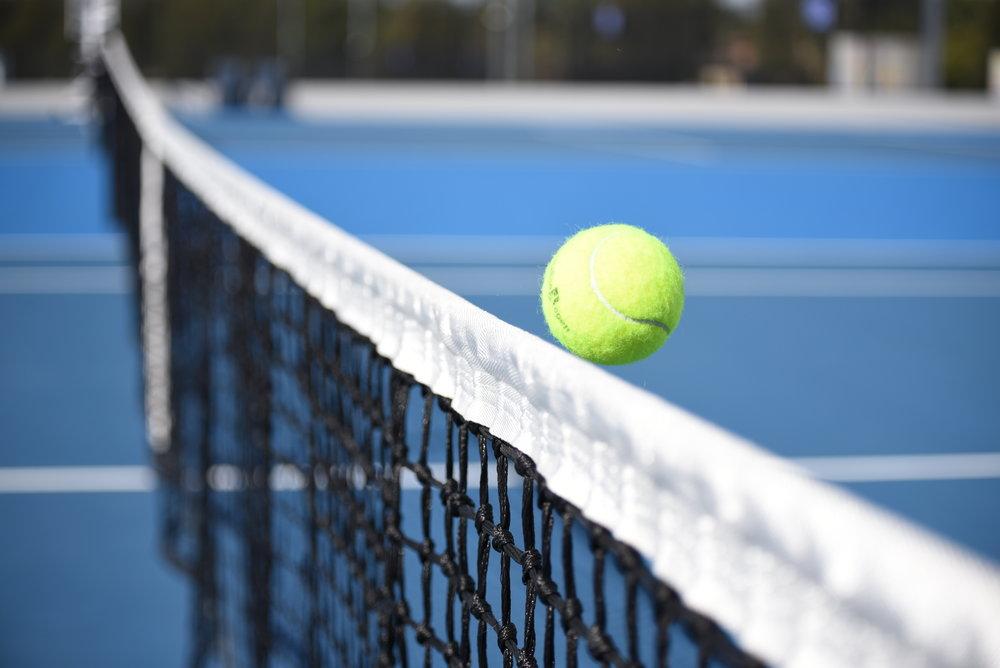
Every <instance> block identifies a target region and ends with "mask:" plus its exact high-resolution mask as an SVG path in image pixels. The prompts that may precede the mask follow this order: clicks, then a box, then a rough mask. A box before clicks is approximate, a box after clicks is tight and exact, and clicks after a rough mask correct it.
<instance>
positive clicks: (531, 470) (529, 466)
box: [514, 452, 538, 479]
mask: <svg viewBox="0 0 1000 668" xmlns="http://www.w3.org/2000/svg"><path fill="white" fill-rule="evenodd" d="M514 470H515V471H517V474H518V475H519V476H521V477H522V478H530V479H534V478H536V477H537V476H538V473H537V471H536V469H535V462H533V461H531V458H530V457H528V455H526V454H524V453H523V452H517V454H516V455H514Z"/></svg>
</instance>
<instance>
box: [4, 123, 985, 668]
mask: <svg viewBox="0 0 1000 668" xmlns="http://www.w3.org/2000/svg"><path fill="white" fill-rule="evenodd" d="M184 121H185V123H186V124H187V125H188V126H189V127H191V128H192V129H193V130H194V131H195V132H196V133H197V134H199V135H201V136H203V137H205V138H206V139H208V140H209V141H210V142H211V143H212V144H213V145H215V146H216V147H218V148H219V149H221V150H222V151H223V152H224V153H225V154H227V155H228V156H230V157H231V158H233V159H234V160H235V161H236V162H237V163H238V164H240V165H242V166H244V167H246V168H247V169H249V170H250V171H251V172H253V173H254V174H256V175H258V176H260V177H261V178H262V179H264V180H265V181H267V182H269V183H271V184H273V185H275V186H276V187H278V188H279V189H280V190H282V191H284V192H285V193H287V194H288V195H289V196H291V197H292V198H293V199H296V200H298V201H300V202H302V203H303V204H305V205H306V206H307V207H309V208H311V209H313V210H315V211H317V212H318V213H320V214H321V215H323V216H324V217H327V218H329V219H330V220H331V221H333V222H334V223H336V224H338V225H340V226H342V227H343V228H344V229H346V230H347V231H349V232H352V233H354V234H358V235H361V236H362V237H364V238H367V239H368V240H369V241H371V243H372V244H374V245H375V246H377V247H381V248H383V249H385V250H386V252H388V253H389V254H391V255H395V256H397V257H399V258H400V259H401V260H403V261H404V262H406V263H407V264H410V265H412V266H414V267H416V268H418V269H419V270H420V271H421V272H423V273H425V274H427V275H428V276H430V277H431V278H434V279H435V280H438V281H439V282H441V283H442V284H444V285H445V287H448V288H450V289H453V290H455V291H457V292H459V293H460V294H463V295H464V296H466V297H467V298H468V299H469V300H471V301H472V302H473V303H475V304H477V305H479V306H481V307H482V308H484V309H485V310H487V311H489V312H491V313H493V314H495V315H497V316H499V317H500V318H501V319H503V320H505V321H507V322H509V323H511V324H514V325H516V326H518V327H522V328H524V329H526V330H528V331H530V332H533V333H536V334H538V335H539V336H543V337H545V336H547V334H546V331H545V325H544V322H543V320H542V317H541V314H540V309H539V306H538V304H537V296H536V290H537V285H538V282H539V280H540V275H541V265H543V264H544V262H545V261H546V259H547V254H548V253H550V252H551V251H552V250H554V248H555V247H556V246H557V245H558V243H559V240H560V239H561V238H563V237H565V236H568V235H569V234H571V233H572V232H574V231H575V230H577V229H579V228H581V227H585V226H588V225H592V224H598V223H604V222H609V221H620V222H628V223H632V224H636V225H641V226H644V227H646V228H647V229H649V230H650V231H651V232H653V233H655V234H657V235H659V236H662V237H663V238H665V239H666V240H667V241H668V243H670V244H671V246H672V248H673V249H674V251H675V252H676V254H677V255H678V257H679V259H680V261H681V263H682V264H683V265H685V266H686V268H687V270H688V277H689V299H688V302H687V305H686V310H685V313H684V318H683V320H682V322H681V325H680V327H679V329H678V331H677V333H676V334H675V335H674V336H673V337H672V338H671V340H670V341H669V342H668V344H667V345H666V346H665V347H664V349H663V350H662V351H661V352H660V353H658V354H656V355H654V356H653V357H652V358H650V359H648V360H646V361H644V362H641V363H638V364H635V365H631V366H628V367H624V368H615V369H612V371H613V372H614V373H617V374H619V375H621V376H622V377H624V378H625V379H627V380H628V381H630V382H632V383H634V384H636V385H639V386H641V387H644V388H646V389H648V390H649V391H651V392H653V393H655V394H658V395H661V396H663V397H665V398H667V399H668V400H669V401H671V402H673V403H676V404H678V405H680V406H681V407H683V408H686V409H688V410H690V411H692V412H694V413H695V414H697V415H700V416H703V417H705V418H707V419H709V420H711V421H713V422H716V423H718V424H720V425H722V426H723V427H725V428H727V429H729V430H731V431H733V432H735V433H737V434H739V435H742V436H745V437H747V438H749V439H751V440H753V441H755V442H756V443H758V444H760V445H762V446H764V447H765V448H767V449H769V450H771V451H773V452H775V453H778V454H780V455H782V456H786V457H791V458H796V460H798V461H799V462H800V463H801V465H802V466H804V467H805V468H807V469H810V470H813V471H814V472H816V473H817V475H819V476H821V477H825V478H828V479H830V480H833V481H834V482H836V483H837V484H842V485H844V486H846V487H847V488H849V489H851V490H852V491H854V492H856V493H858V494H860V495H862V496H864V497H866V498H868V499H870V500H872V501H874V502H875V503H877V504H879V505H881V506H883V507H886V508H888V509H890V510H893V511H895V512H897V513H899V514H901V515H903V516H904V517H907V518H909V519H911V520H913V521H914V522H916V523H918V524H920V525H923V526H925V527H928V528H930V529H932V530H933V531H936V532H939V533H941V534H943V535H944V536H947V537H948V538H950V539H951V540H953V541H956V542H958V543H960V544H962V545H964V546H966V547H968V548H970V549H972V550H974V551H975V552H977V553H979V554H980V555H983V556H985V557H987V558H989V559H991V560H993V561H1000V532H997V531H996V514H997V510H998V509H1000V446H998V444H1000V411H998V410H997V408H996V403H997V402H996V394H997V390H998V386H997V380H996V379H997V378H998V377H1000V348H998V347H997V345H996V342H997V341H998V340H1000V133H997V132H995V131H988V130H981V129H979V130H961V131H958V130H956V131H950V132H946V131H940V130H936V131H929V130H928V131H916V130H906V131H885V130H882V131H877V132H876V131H861V130H826V131H819V130H808V131H807V130H775V129H757V130H748V129H745V128H744V129H727V128H722V127H717V126H714V127H696V126H674V125H670V126H666V125H644V126H635V125H624V124H623V125H620V126H614V125H600V126H587V125H580V126H573V127H561V126H560V127H557V126H554V125H545V124H541V125H538V124H536V125H528V124H522V125H516V126H513V125H511V126H504V125H497V124H480V125H477V124H465V125H462V126H452V125H448V124H444V123H440V124H436V123H412V124H407V125H400V124H378V123H372V122H367V123H361V122H356V123H347V122H342V121H341V122H333V121H329V122H322V121H317V120H312V121H303V120H296V119H294V118H291V117H288V116H282V115H252V114H246V115H241V114H216V115H212V116H209V117H204V116H197V115H188V116H186V117H185V118H184ZM103 163H104V158H103V157H102V156H101V154H100V152H99V150H98V148H97V146H96V140H95V138H94V137H93V130H92V129H88V128H87V127H85V126H81V125H74V124H70V123H66V122H62V121H59V120H53V119H39V118H5V119H4V120H2V121H0V201H3V202H5V215H3V217H2V219H0V233H2V235H3V236H0V322H2V323H3V326H2V327H0V370H2V373H0V443H3V444H4V447H3V448H2V449H0V476H2V477H0V482H2V484H3V488H2V490H0V491H3V492H4V493H3V494H0V524H2V526H3V527H4V531H5V534H6V535H7V537H8V542H7V547H6V548H5V549H4V550H3V551H2V554H0V585H2V589H3V590H4V591H5V592H6V594H5V596H4V597H3V600H2V602H0V628H2V629H3V631H2V632H0V663H4V664H10V665H26V664H30V665H39V666H43V665H65V664H66V663H69V662H72V663H74V664H75V665H103V666H110V665H136V664H143V665H164V666H176V665H179V664H181V663H182V662H183V661H184V659H185V657H186V653H187V651H188V649H189V634H188V630H189V629H188V628H187V623H188V622H187V620H188V614H189V607H190V602H189V600H188V592H187V586H186V583H185V582H184V580H183V579H182V577H181V576H180V575H178V574H176V573H174V572H172V571H171V570H170V569H169V567H168V566H167V565H166V564H165V563H164V562H163V561H162V560H160V558H159V557H158V555H157V532H158V525H157V522H158V503H157V497H156V495H155V494H154V493H153V492H152V482H151V480H150V479H149V478H148V477H147V474H146V473H144V470H145V469H144V467H145V466H146V465H147V464H148V463H149V458H148V455H147V453H146V451H145V449H144V448H145V446H144V436H143V422H142V401H141V392H140V387H141V377H140V367H139V364H140V357H139V353H138V348H137V339H136V331H135V330H136V326H135V322H134V318H135V314H134V309H135V306H134V304H133V295H132V283H131V279H130V277H129V274H128V271H127V269H126V268H125V264H126V263H127V260H128V258H127V255H126V253H127V251H126V246H125V242H124V240H123V239H122V238H121V237H120V236H119V235H118V231H117V230H116V229H115V227H114V225H113V222H112V220H111V216H110V214H109V210H110V209H109V206H110V205H109V184H108V179H107V176H106V170H105V165H104V164H103ZM82 474H85V475H82ZM414 502H415V501H414ZM54 633H56V634H58V635H59V636H60V638H61V639H62V641H61V642H52V637H53V634H54Z"/></svg>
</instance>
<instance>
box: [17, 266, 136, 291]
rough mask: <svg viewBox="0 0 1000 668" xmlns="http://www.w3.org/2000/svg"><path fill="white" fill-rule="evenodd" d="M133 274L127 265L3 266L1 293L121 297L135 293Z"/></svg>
mask: <svg viewBox="0 0 1000 668" xmlns="http://www.w3.org/2000/svg"><path fill="white" fill-rule="evenodd" d="M131 275H132V270H131V269H130V268H129V267H127V266H125V265H116V266H97V267H88V266H73V267H37V266H31V267H0V294H5V295H46V294H48V295H108V294H111V295H120V294H126V293H128V292H131V291H132V280H131Z"/></svg>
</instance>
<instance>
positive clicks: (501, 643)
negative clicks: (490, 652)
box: [497, 622, 517, 653]
mask: <svg viewBox="0 0 1000 668" xmlns="http://www.w3.org/2000/svg"><path fill="white" fill-rule="evenodd" d="M516 646H517V627H516V626H514V625H513V624H512V623H510V622H507V623H506V624H504V625H503V626H501V627H500V628H499V629H497V647H499V648H500V651H501V652H505V653H506V652H507V649H508V647H516Z"/></svg>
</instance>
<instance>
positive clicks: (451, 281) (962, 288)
mask: <svg viewBox="0 0 1000 668" xmlns="http://www.w3.org/2000/svg"><path fill="white" fill-rule="evenodd" d="M414 268H415V269H416V270H417V271H419V272H420V273H422V274H423V275H424V276H426V277H427V278H429V279H430V280H432V281H434V282H435V283H437V284H439V285H441V286H442V287H444V288H447V289H449V290H451V291H453V292H455V293H457V294H460V295H463V296H466V297H477V296H505V297H533V298H537V296H538V291H539V287H540V285H541V279H542V267H540V266H539V267H524V266H517V267H512V266H488V267H457V266H420V265H416V266H414ZM685 277H686V282H687V285H686V288H687V295H688V296H689V297H852V298H854V297H856V298H867V297H882V298H893V297H994V298H995V297H1000V270H990V269H957V270H948V269H792V268H701V267H692V268H688V269H687V270H686V271H685ZM131 290H132V282H131V269H130V268H129V267H127V266H99V267H88V266H72V267H65V266H63V267H20V266H18V267H0V294H6V295H37V294H67V295H89V294H127V293H129V292H131Z"/></svg>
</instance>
